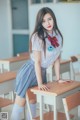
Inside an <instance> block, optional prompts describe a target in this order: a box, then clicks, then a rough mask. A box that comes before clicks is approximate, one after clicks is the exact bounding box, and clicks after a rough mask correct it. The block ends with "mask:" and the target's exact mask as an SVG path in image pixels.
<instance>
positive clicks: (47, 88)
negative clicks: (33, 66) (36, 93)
mask: <svg viewBox="0 0 80 120" xmlns="http://www.w3.org/2000/svg"><path fill="white" fill-rule="evenodd" d="M38 88H39V89H40V90H43V91H48V90H49V87H47V86H46V85H44V84H41V85H38Z"/></svg>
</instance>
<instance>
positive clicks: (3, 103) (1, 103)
mask: <svg viewBox="0 0 80 120" xmlns="http://www.w3.org/2000/svg"><path fill="white" fill-rule="evenodd" d="M13 103H14V102H13V101H12V100H10V99H6V98H1V97H0V111H1V108H3V107H7V106H8V105H11V104H13Z"/></svg>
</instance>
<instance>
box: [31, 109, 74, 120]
mask: <svg viewBox="0 0 80 120" xmlns="http://www.w3.org/2000/svg"><path fill="white" fill-rule="evenodd" d="M53 117H54V115H53V112H52V111H51V112H47V113H44V116H43V119H44V120H53ZM70 118H71V119H72V118H74V115H70ZM33 120H40V117H36V118H34V119H33ZM58 120H66V116H65V114H64V113H61V112H58Z"/></svg>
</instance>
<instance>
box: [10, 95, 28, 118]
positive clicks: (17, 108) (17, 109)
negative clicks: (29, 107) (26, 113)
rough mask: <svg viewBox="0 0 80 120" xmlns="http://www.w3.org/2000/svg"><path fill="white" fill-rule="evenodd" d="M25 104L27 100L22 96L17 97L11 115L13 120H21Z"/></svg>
mask: <svg viewBox="0 0 80 120" xmlns="http://www.w3.org/2000/svg"><path fill="white" fill-rule="evenodd" d="M25 102H26V100H25V98H21V97H20V96H17V95H16V99H15V103H14V106H13V110H12V114H11V120H21V116H20V115H21V113H22V112H23V110H24V106H25Z"/></svg>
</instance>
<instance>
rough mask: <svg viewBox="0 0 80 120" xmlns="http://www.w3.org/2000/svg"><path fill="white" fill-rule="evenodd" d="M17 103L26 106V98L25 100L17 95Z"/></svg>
mask: <svg viewBox="0 0 80 120" xmlns="http://www.w3.org/2000/svg"><path fill="white" fill-rule="evenodd" d="M15 103H16V104H18V105H19V106H25V103H26V100H25V98H21V97H20V96H16V99H15Z"/></svg>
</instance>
